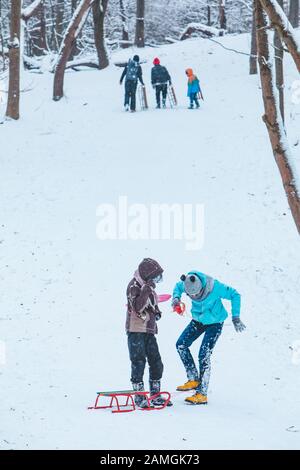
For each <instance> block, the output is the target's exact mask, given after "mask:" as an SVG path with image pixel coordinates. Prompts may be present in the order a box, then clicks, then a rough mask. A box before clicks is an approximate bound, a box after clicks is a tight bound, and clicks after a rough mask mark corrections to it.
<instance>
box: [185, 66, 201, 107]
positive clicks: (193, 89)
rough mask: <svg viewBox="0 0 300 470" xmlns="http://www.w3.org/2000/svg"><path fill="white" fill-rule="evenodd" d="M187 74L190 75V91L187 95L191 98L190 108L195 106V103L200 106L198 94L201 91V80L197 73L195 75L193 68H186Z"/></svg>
mask: <svg viewBox="0 0 300 470" xmlns="http://www.w3.org/2000/svg"><path fill="white" fill-rule="evenodd" d="M185 73H186V75H187V76H188V92H187V96H188V97H189V98H190V106H189V109H193V108H194V103H195V105H196V108H199V107H200V104H199V100H198V94H199V93H201V95H202V92H201V88H200V82H199V79H198V77H197V76H196V75H194V72H193V69H186V71H185Z"/></svg>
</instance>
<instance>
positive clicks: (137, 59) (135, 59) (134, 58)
mask: <svg viewBox="0 0 300 470" xmlns="http://www.w3.org/2000/svg"><path fill="white" fill-rule="evenodd" d="M133 60H134V61H135V62H139V61H140V56H138V55H137V54H136V55H134V56H133Z"/></svg>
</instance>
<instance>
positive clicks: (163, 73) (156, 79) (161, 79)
mask: <svg viewBox="0 0 300 470" xmlns="http://www.w3.org/2000/svg"><path fill="white" fill-rule="evenodd" d="M153 65H154V67H152V70H151V83H152V86H153V88H154V89H155V94H156V107H157V108H160V95H162V106H163V108H165V107H166V100H167V93H168V83H169V84H170V85H171V84H172V82H171V77H170V74H169V72H168V70H167V69H166V67H164V66H162V65H160V60H159V58H158V57H156V58H155V59H154V60H153Z"/></svg>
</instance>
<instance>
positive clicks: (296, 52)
mask: <svg viewBox="0 0 300 470" xmlns="http://www.w3.org/2000/svg"><path fill="white" fill-rule="evenodd" d="M260 3H261V5H262V7H263V9H264V10H265V12H266V13H267V15H268V17H269V19H270V22H271V25H272V26H274V27H275V28H276V31H277V32H278V34H279V36H280V37H281V39H282V41H284V43H285V45H286V47H287V48H288V50H289V52H290V54H291V56H292V57H293V59H294V61H295V64H296V67H297V69H298V71H299V72H300V44H299V42H298V40H297V38H296V35H295V31H294V29H293V27H292V25H291V23H290V22H289V20H288V18H287V16H286V14H285V13H284V11H283V10H282V8H281V7H280V5H279V4H278V2H277V0H260Z"/></svg>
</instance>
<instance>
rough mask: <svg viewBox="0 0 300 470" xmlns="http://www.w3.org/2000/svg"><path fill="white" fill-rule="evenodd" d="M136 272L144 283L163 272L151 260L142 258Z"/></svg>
mask: <svg viewBox="0 0 300 470" xmlns="http://www.w3.org/2000/svg"><path fill="white" fill-rule="evenodd" d="M138 270H139V273H140V276H141V278H142V279H143V280H144V281H149V279H154V278H155V277H157V276H159V275H160V274H162V273H163V272H164V270H163V269H162V267H161V266H160V265H159V263H158V262H157V261H155V260H154V259H152V258H144V259H143V261H142V262H141V263H140V264H139V268H138Z"/></svg>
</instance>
